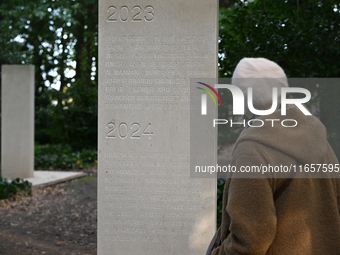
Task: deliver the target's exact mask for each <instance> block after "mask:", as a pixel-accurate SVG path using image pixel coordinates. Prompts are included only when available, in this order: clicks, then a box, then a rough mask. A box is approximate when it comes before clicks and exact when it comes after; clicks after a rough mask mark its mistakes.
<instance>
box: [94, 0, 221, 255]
mask: <svg viewBox="0 0 340 255" xmlns="http://www.w3.org/2000/svg"><path fill="white" fill-rule="evenodd" d="M217 38H218V2H217V0H185V1H183V0H173V1H159V0H141V1H127V0H121V1H118V0H117V1H110V0H99V42H98V44H99V93H98V94H99V102H98V105H99V106H98V107H99V112H98V115H99V117H98V254H100V255H103V254H119V255H132V254H138V255H146V254H147V255H160V254H169V255H170V254H173V255H179V254H185V255H194V254H195V255H199V254H202V255H203V254H205V251H206V249H207V247H208V244H209V242H210V240H211V238H212V236H213V234H214V233H215V229H216V180H215V179H213V178H190V171H189V166H190V102H189V101H190V89H191V85H190V79H191V78H216V77H217ZM212 142H214V141H212Z"/></svg>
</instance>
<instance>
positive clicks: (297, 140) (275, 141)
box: [234, 106, 329, 164]
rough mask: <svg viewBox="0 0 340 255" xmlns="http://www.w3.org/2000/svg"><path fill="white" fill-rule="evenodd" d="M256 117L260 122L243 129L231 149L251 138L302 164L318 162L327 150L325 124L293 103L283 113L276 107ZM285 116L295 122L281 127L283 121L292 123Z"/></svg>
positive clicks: (285, 123)
mask: <svg viewBox="0 0 340 255" xmlns="http://www.w3.org/2000/svg"><path fill="white" fill-rule="evenodd" d="M256 119H261V120H262V121H263V123H264V125H263V126H262V127H248V128H246V129H244V130H243V131H242V133H241V134H240V136H239V138H238V140H237V142H236V144H235V148H234V150H235V149H236V147H237V146H238V144H239V143H241V142H242V141H247V140H251V141H255V142H258V143H261V144H263V145H266V146H268V147H271V148H274V149H276V150H279V151H281V152H283V153H285V154H287V155H290V156H291V157H293V158H295V159H296V160H298V161H299V162H300V163H303V164H311V163H320V162H322V159H323V158H325V155H326V154H327V153H329V144H328V141H327V133H326V128H325V126H324V125H323V124H322V123H321V122H320V120H319V119H317V118H316V117H315V116H312V115H304V114H303V113H302V112H301V110H300V109H298V108H297V107H295V106H292V107H289V108H287V114H286V115H285V116H282V115H281V111H279V110H278V111H275V112H274V113H272V114H270V115H267V116H260V117H257V118H256ZM289 119H293V120H295V121H296V122H297V125H296V126H295V127H284V126H283V125H282V124H281V123H282V121H284V122H283V124H284V125H286V126H288V125H289V126H293V125H294V124H295V123H294V122H293V121H288V120H289ZM285 120H286V121H285ZM256 122H257V123H256ZM253 123H254V125H259V124H261V122H260V121H256V120H255V121H254V122H253Z"/></svg>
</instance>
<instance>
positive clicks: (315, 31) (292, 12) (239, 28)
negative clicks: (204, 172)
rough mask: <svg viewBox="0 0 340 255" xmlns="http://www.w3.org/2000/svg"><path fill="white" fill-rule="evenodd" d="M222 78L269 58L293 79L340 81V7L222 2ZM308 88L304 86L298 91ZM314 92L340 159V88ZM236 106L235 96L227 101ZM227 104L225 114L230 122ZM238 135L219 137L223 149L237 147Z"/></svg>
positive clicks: (287, 0) (331, 3)
mask: <svg viewBox="0 0 340 255" xmlns="http://www.w3.org/2000/svg"><path fill="white" fill-rule="evenodd" d="M220 3H221V4H220V6H226V8H224V7H220V19H219V25H220V33H219V36H220V43H219V59H220V61H219V76H220V77H231V76H232V72H233V70H234V69H235V67H236V65H237V63H238V62H239V61H240V60H241V59H242V58H243V57H265V58H268V59H270V60H272V61H274V62H276V63H278V64H279V65H280V66H281V67H282V68H283V69H284V71H285V73H286V75H287V77H288V78H298V77H301V78H315V77H319V78H335V77H340V62H339V60H340V47H339V43H340V1H339V0H337V1H335V0H327V1H317V0H277V1H266V0H253V1H245V0H244V1H229V0H227V1H225V0H221V1H220ZM295 86H299V87H303V86H304V85H303V84H301V85H295ZM308 89H309V90H310V91H311V92H312V93H314V95H317V96H318V100H317V103H318V108H319V109H318V117H319V118H320V120H321V121H322V122H323V123H324V125H325V126H326V127H327V131H328V140H329V142H330V143H331V145H332V147H333V149H334V150H335V152H336V154H337V156H338V158H340V134H339V133H340V132H339V126H340V116H339V112H338V111H339V110H340V100H339V99H340V83H339V82H332V84H319V85H318V86H317V85H316V84H314V86H309V87H308ZM223 96H224V97H225V98H224V100H223V101H225V102H230V101H231V98H230V95H223ZM226 107H228V106H227V104H226V106H225V107H224V108H221V107H220V108H221V109H219V113H220V116H221V117H222V118H226V119H228V118H229V117H231V116H228V111H227V108H226ZM236 133H237V132H236V130H226V129H224V131H223V132H219V144H220V145H221V146H223V145H225V144H228V143H232V142H233V141H235V138H236V137H237V134H236Z"/></svg>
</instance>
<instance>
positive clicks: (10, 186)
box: [0, 175, 32, 199]
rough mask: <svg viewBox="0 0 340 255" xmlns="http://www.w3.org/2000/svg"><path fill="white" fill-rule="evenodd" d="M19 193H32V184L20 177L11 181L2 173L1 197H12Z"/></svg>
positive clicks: (0, 183)
mask: <svg viewBox="0 0 340 255" xmlns="http://www.w3.org/2000/svg"><path fill="white" fill-rule="evenodd" d="M18 193H20V194H25V195H31V194H32V184H31V183H30V182H28V181H24V180H22V179H19V178H16V179H14V180H13V181H11V182H9V181H8V180H7V179H4V178H2V176H1V175H0V199H6V198H11V197H13V196H14V195H16V194H18Z"/></svg>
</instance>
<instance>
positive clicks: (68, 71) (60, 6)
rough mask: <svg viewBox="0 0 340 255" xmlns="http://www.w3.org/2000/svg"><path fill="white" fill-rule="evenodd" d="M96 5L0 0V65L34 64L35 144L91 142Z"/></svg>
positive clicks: (89, 0) (73, 0) (88, 0)
mask: <svg viewBox="0 0 340 255" xmlns="http://www.w3.org/2000/svg"><path fill="white" fill-rule="evenodd" d="M97 6H98V1H97V0H30V1H24V0H11V1H4V0H3V1H0V31H1V36H0V64H1V65H2V64H32V65H35V82H36V83H35V96H36V97H35V130H36V131H35V141H36V142H37V143H39V144H50V143H52V144H68V145H70V146H71V147H72V148H73V149H74V150H80V149H82V148H96V146H97V80H98V79H97V72H96V70H97V46H98V42H97V31H98V29H97V20H98V14H97V13H98V7H97ZM52 84H53V85H54V86H51V85H52Z"/></svg>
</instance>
